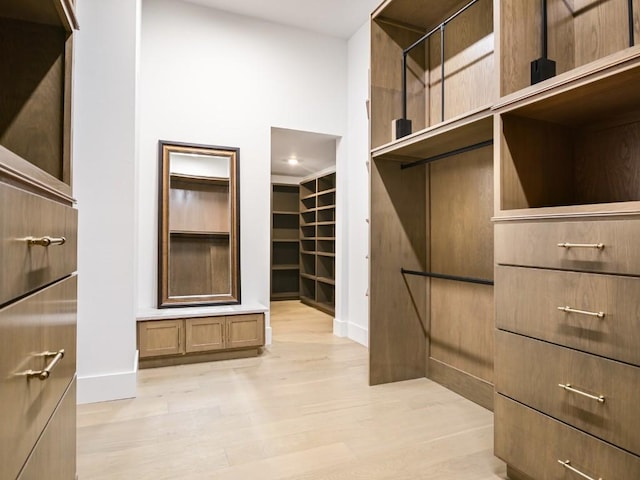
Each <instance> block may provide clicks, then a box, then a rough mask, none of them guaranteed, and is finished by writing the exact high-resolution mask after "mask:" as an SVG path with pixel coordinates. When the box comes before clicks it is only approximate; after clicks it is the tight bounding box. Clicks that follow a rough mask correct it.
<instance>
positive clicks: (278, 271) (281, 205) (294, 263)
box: [271, 183, 300, 300]
mask: <svg viewBox="0 0 640 480" xmlns="http://www.w3.org/2000/svg"><path fill="white" fill-rule="evenodd" d="M298 191H299V187H298V185H289V184H278V183H274V184H272V186H271V300H296V299H298V298H300V267H299V257H300V248H299V247H300V241H299V239H298V229H299V217H300V214H299V211H298V196H299V194H298Z"/></svg>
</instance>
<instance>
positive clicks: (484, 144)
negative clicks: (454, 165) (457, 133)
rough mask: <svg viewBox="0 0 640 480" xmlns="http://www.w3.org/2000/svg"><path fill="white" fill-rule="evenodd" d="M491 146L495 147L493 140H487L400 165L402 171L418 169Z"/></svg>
mask: <svg viewBox="0 0 640 480" xmlns="http://www.w3.org/2000/svg"><path fill="white" fill-rule="evenodd" d="M491 145H493V139H491V140H485V141H484V142H480V143H474V144H473V145H469V146H467V147H462V148H456V149H455V150H451V151H449V152H445V153H441V154H439V155H434V156H433V157H429V158H424V159H422V160H416V161H415V162H411V163H403V164H402V165H400V169H401V170H404V169H405V168H412V167H418V166H420V165H425V164H427V163H431V162H435V161H436V160H442V159H443V158H447V157H453V156H454V155H459V154H461V153H466V152H470V151H471V150H476V149H478V148H484V147H489V146H491Z"/></svg>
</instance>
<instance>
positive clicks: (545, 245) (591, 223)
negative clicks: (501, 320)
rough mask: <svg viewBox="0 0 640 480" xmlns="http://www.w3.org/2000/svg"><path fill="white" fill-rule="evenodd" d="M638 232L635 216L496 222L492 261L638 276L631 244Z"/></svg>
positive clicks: (638, 257) (639, 265)
mask: <svg viewBox="0 0 640 480" xmlns="http://www.w3.org/2000/svg"><path fill="white" fill-rule="evenodd" d="M639 235H640V220H638V219H637V218H628V219H605V220H587V219H585V220H583V221H562V220H560V221H537V222H536V221H531V222H504V223H496V224H495V256H496V263H498V264H501V265H519V266H527V267H545V268H557V269H563V270H578V271H585V272H601V273H621V274H628V275H638V274H639V273H640V252H639V251H638V249H637V248H636V247H635V245H636V243H637V242H636V239H637V238H638V236H639ZM565 242H569V243H577V244H599V243H602V244H603V245H604V248H601V249H598V248H562V247H559V246H558V244H559V243H565Z"/></svg>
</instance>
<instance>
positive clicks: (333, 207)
mask: <svg viewBox="0 0 640 480" xmlns="http://www.w3.org/2000/svg"><path fill="white" fill-rule="evenodd" d="M335 208H336V206H335V205H325V206H323V207H318V208H316V209H315V210H316V211H322V210H331V209H335Z"/></svg>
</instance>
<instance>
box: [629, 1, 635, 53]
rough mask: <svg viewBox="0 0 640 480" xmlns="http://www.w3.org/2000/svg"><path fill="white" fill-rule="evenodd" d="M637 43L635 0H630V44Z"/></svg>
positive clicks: (631, 45)
mask: <svg viewBox="0 0 640 480" xmlns="http://www.w3.org/2000/svg"><path fill="white" fill-rule="evenodd" d="M635 44H636V40H635V32H634V28H633V0H629V46H630V47H633V46H634V45H635Z"/></svg>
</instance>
